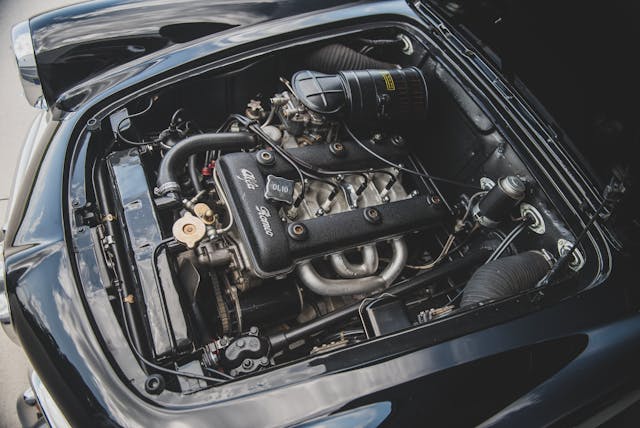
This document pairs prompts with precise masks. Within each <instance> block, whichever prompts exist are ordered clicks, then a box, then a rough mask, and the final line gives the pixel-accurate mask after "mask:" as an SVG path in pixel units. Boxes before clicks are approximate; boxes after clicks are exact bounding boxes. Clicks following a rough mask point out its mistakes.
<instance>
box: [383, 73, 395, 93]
mask: <svg viewBox="0 0 640 428" xmlns="http://www.w3.org/2000/svg"><path fill="white" fill-rule="evenodd" d="M382 78H383V79H384V84H385V85H386V86H387V91H395V90H396V84H395V82H394V81H393V77H391V73H389V72H388V71H383V72H382Z"/></svg>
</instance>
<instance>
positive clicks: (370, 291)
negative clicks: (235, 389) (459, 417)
mask: <svg viewBox="0 0 640 428" xmlns="http://www.w3.org/2000/svg"><path fill="white" fill-rule="evenodd" d="M100 129H101V133H100V136H101V145H100V147H101V149H100V151H99V153H98V155H97V156H96V161H95V166H94V168H93V171H92V174H93V176H94V177H95V178H94V180H93V181H94V185H95V186H94V187H95V194H96V197H95V199H96V205H97V206H98V208H99V212H100V215H99V218H100V221H98V222H97V223H96V224H95V228H96V231H97V234H98V235H99V238H100V242H101V244H102V245H101V246H102V249H103V256H104V258H105V260H107V263H106V265H107V266H108V267H109V269H108V270H109V277H110V280H111V283H112V284H114V283H115V285H114V286H112V287H111V288H110V292H111V293H112V296H114V299H113V308H114V312H116V313H117V314H118V315H119V322H120V323H121V327H122V329H123V331H124V332H125V333H126V336H127V339H128V341H129V343H130V345H131V347H132V349H133V350H134V353H135V354H136V356H137V358H138V360H139V361H140V362H141V365H142V366H143V367H145V368H146V369H147V371H148V373H149V378H148V382H147V383H146V385H145V386H146V389H147V392H148V393H150V394H158V393H160V392H161V391H162V390H164V389H165V388H166V389H169V390H174V391H182V392H194V391H198V390H200V389H203V388H208V387H211V386H215V385H218V384H221V383H225V382H229V381H232V380H233V379H235V378H238V377H242V376H248V375H252V374H254V373H257V372H261V371H264V370H269V369H273V368H277V367H280V366H282V365H285V364H289V363H291V362H293V361H297V360H300V359H302V358H307V357H309V356H314V355H320V354H329V353H331V352H335V351H337V350H340V349H344V348H347V347H350V346H352V345H355V344H358V343H362V342H366V341H368V340H370V339H372V338H376V337H380V336H384V335H388V334H393V333H397V332H401V331H403V330H405V329H409V328H413V327H415V326H419V325H422V324H428V323H431V322H433V321H434V320H442V319H446V318H447V317H449V316H451V315H453V314H456V313H460V312H465V311H472V310H474V308H477V307H481V306H483V305H486V304H489V303H492V302H499V301H501V300H502V299H507V298H511V297H513V296H517V295H520V294H523V293H530V292H532V291H535V289H536V288H537V287H539V286H540V285H541V284H542V283H544V281H546V280H547V279H548V278H547V276H548V275H549V272H550V271H552V270H553V269H554V267H555V266H556V264H557V262H558V260H559V259H561V258H562V257H563V256H564V255H566V254H569V255H570V257H569V259H568V260H567V262H566V263H567V265H566V266H564V268H565V269H563V270H562V272H561V273H560V274H561V275H562V276H563V277H571V278H575V280H576V281H578V282H580V281H582V282H584V281H586V279H587V278H591V277H593V276H594V274H595V271H596V270H597V268H596V267H591V266H590V265H589V264H588V263H587V260H589V259H590V258H592V257H593V258H595V257H596V256H595V255H594V253H595V250H594V249H593V248H591V247H589V246H587V245H586V244H582V243H581V244H580V245H578V246H576V248H573V244H574V242H576V234H574V233H572V232H571V231H570V230H571V228H570V227H569V226H568V225H567V224H566V223H565V222H564V221H563V220H562V217H563V216H562V214H560V213H558V212H557V211H556V210H555V209H554V207H553V204H552V203H551V202H550V200H549V198H548V197H547V191H546V190H545V189H543V188H542V186H541V185H540V183H539V182H538V181H537V180H536V178H535V176H534V174H533V173H532V172H531V170H530V169H529V168H528V165H527V163H526V161H525V160H524V159H523V158H522V156H520V154H519V153H520V152H519V151H518V150H517V148H514V147H513V146H512V144H511V143H510V142H509V141H508V140H507V138H506V137H505V136H504V135H503V134H502V132H501V131H500V129H499V128H498V127H497V126H496V125H495V123H494V122H493V121H492V119H491V116H490V115H488V114H487V113H486V112H485V110H484V107H483V108H481V106H480V105H479V104H478V103H477V102H476V101H474V100H473V99H472V98H471V97H470V96H469V95H468V94H467V93H466V92H465V90H464V88H463V86H462V85H461V84H460V82H459V81H458V80H456V79H455V78H454V76H453V75H452V74H451V73H450V72H448V71H447V70H446V69H445V68H444V67H443V66H442V64H440V63H439V62H438V61H437V60H436V59H435V58H434V57H433V55H431V53H430V52H429V51H428V50H427V49H426V48H424V47H423V46H422V45H420V44H419V43H416V42H415V41H414V40H412V38H411V37H409V36H408V35H407V34H405V33H404V32H402V31H399V30H396V29H393V28H389V29H385V30H376V31H373V32H370V33H366V34H364V35H357V36H353V35H351V36H348V37H345V38H342V39H340V40H334V41H331V42H330V43H321V44H318V45H313V46H311V47H307V48H305V49H298V50H291V51H288V52H286V53H281V54H273V55H271V56H267V57H266V58H261V59H258V60H254V61H252V62H248V63H246V64H243V65H242V66H241V67H235V68H233V69H230V70H223V71H222V72H220V71H218V72H216V73H212V74H211V75H204V76H197V77H194V78H192V79H190V80H188V81H186V82H184V83H181V84H180V85H174V86H172V87H168V88H165V89H163V90H161V91H158V92H156V93H152V94H148V95H146V96H142V97H138V98H137V99H135V100H133V101H130V102H127V103H126V105H123V106H122V107H120V108H119V109H117V110H116V111H113V112H111V113H110V115H109V116H108V118H107V119H105V120H104V123H103V124H102V125H101V128H100ZM114 278H116V279H119V280H118V281H115V280H114Z"/></svg>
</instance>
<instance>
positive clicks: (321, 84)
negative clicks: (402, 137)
mask: <svg viewBox="0 0 640 428" xmlns="http://www.w3.org/2000/svg"><path fill="white" fill-rule="evenodd" d="M292 85H293V90H294V92H295V95H296V97H297V98H298V99H299V100H300V102H301V103H302V104H303V105H304V106H305V107H307V108H308V109H309V110H312V111H314V112H316V113H320V114H322V115H324V116H327V117H330V118H331V117H337V118H340V119H343V120H347V121H348V122H349V123H350V124H353V125H368V124H373V123H377V122H378V121H381V120H382V121H385V122H406V121H412V120H421V119H424V118H425V117H426V114H427V105H428V92H427V85H426V83H425V80H424V76H423V75H422V72H421V71H420V70H419V69H418V68H416V67H409V68H401V69H391V70H349V71H341V72H339V73H338V74H324V73H319V72H316V71H310V70H303V71H299V72H297V73H296V74H294V75H293V78H292Z"/></svg>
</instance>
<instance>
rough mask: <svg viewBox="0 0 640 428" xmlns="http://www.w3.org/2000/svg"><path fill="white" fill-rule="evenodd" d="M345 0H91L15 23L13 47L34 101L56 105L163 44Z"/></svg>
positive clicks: (26, 92)
mask: <svg viewBox="0 0 640 428" xmlns="http://www.w3.org/2000/svg"><path fill="white" fill-rule="evenodd" d="M344 3H349V1H347V0H328V1H322V2H297V1H293V0H268V1H252V0H230V1H223V2H218V1H209V0H187V1H185V0H178V1H165V0H161V1H156V0H153V1H151V0H134V1H131V0H129V1H111V0H107V1H92V2H85V3H80V4H76V5H72V6H68V7H64V8H61V9H56V10H52V11H50V12H46V13H43V14H41V15H38V16H35V17H33V18H31V19H30V20H29V21H27V22H23V23H21V24H18V25H16V26H15V27H14V30H13V34H12V39H13V43H12V45H13V49H14V52H15V54H16V59H17V60H18V65H19V66H20V67H21V70H20V72H21V77H22V79H23V81H25V80H26V81H27V84H26V85H25V95H26V96H27V98H28V100H29V102H30V103H31V104H32V105H36V106H40V107H46V106H47V105H49V106H51V105H53V104H54V103H55V102H56V100H57V99H58V97H59V96H60V95H61V94H62V93H63V92H64V91H66V90H68V89H70V88H71V87H73V86H75V85H77V84H78V83H80V82H82V81H84V80H86V79H88V78H91V77H93V76H97V75H99V74H101V73H104V72H105V71H107V70H109V69H111V68H114V67H116V66H118V65H122V64H125V63H127V62H129V61H133V60H134V59H136V58H140V57H142V56H144V55H148V54H150V53H152V52H155V51H158V50H160V49H162V48H165V47H168V46H171V45H176V44H180V43H185V42H188V41H191V40H195V39H198V38H200V37H205V36H207V35H211V34H214V33H218V32H221V31H224V30H228V29H230V28H234V27H239V26H244V25H251V24H255V23H258V22H264V21H268V20H272V19H277V18H283V17H286V16H291V15H297V14H301V13H305V12H310V11H313V10H317V9H322V8H328V7H333V6H336V5H339V4H344Z"/></svg>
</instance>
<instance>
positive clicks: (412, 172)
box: [343, 123, 482, 190]
mask: <svg viewBox="0 0 640 428" xmlns="http://www.w3.org/2000/svg"><path fill="white" fill-rule="evenodd" d="M343 126H344V129H345V131H346V132H347V134H349V137H351V138H352V139H353V141H355V142H356V144H358V145H359V146H360V147H361V148H362V149H363V150H365V151H366V152H367V153H369V154H370V155H371V156H373V157H375V158H376V159H378V160H379V161H380V162H383V163H385V164H387V165H389V166H392V167H394V168H396V169H398V170H400V171H404V172H407V173H409V174H413V175H417V176H419V177H424V178H428V179H430V180H434V181H440V182H443V183H448V184H451V185H455V186H460V187H464V188H468V189H476V190H482V188H481V187H478V186H475V185H473V184H469V183H463V182H461V181H455V180H449V179H448V178H442V177H436V176H434V175H430V174H424V173H422V172H419V171H415V170H413V169H409V168H405V167H404V166H402V165H398V164H396V163H394V162H392V161H390V160H388V159H386V158H385V157H383V156H381V155H379V154H378V153H376V152H375V151H373V150H372V149H371V148H369V147H367V145H366V144H364V143H363V142H362V141H360V139H358V137H356V136H355V135H354V133H353V132H352V131H351V129H350V128H349V126H348V125H347V124H346V123H343Z"/></svg>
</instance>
